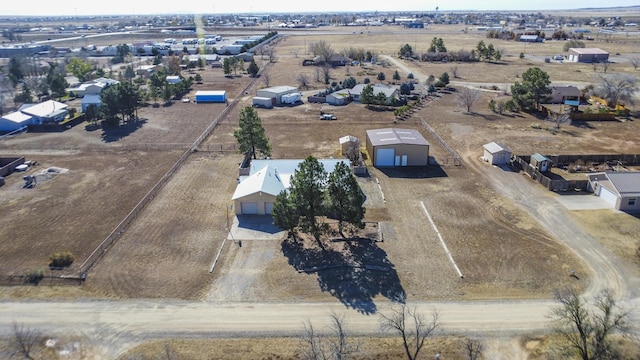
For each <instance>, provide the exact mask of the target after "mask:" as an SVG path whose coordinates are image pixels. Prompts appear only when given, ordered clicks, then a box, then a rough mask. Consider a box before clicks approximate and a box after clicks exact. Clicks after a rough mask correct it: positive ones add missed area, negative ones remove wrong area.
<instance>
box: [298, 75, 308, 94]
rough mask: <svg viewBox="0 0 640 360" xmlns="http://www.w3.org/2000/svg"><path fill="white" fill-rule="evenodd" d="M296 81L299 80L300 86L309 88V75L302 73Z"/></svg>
mask: <svg viewBox="0 0 640 360" xmlns="http://www.w3.org/2000/svg"><path fill="white" fill-rule="evenodd" d="M296 81H297V82H298V86H300V87H301V88H304V89H305V90H306V89H308V88H309V75H307V74H304V73H300V74H298V76H296Z"/></svg>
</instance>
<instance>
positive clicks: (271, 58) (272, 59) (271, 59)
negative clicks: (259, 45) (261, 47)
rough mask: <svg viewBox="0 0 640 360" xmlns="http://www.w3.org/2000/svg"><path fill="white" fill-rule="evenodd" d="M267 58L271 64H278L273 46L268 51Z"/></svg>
mask: <svg viewBox="0 0 640 360" xmlns="http://www.w3.org/2000/svg"><path fill="white" fill-rule="evenodd" d="M265 51H266V54H267V56H269V62H270V63H273V62H276V51H275V49H274V48H273V47H272V46H269V47H268V48H267V49H266V50H265Z"/></svg>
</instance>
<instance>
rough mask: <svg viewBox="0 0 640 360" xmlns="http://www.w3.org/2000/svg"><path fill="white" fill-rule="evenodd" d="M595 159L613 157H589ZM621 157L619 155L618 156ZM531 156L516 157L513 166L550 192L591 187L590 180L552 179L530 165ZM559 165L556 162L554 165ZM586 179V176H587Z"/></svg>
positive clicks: (564, 157)
mask: <svg viewBox="0 0 640 360" xmlns="http://www.w3.org/2000/svg"><path fill="white" fill-rule="evenodd" d="M589 156H593V157H594V158H599V157H607V156H611V155H589ZM618 156H619V155H618ZM555 157H556V158H560V157H562V158H563V159H565V160H566V159H571V158H580V157H581V155H556V156H555ZM530 158H531V157H530V156H516V157H515V158H514V159H513V160H512V164H513V165H514V166H515V167H516V168H519V169H521V170H522V171H524V172H525V173H526V174H527V175H529V176H530V177H531V178H532V179H533V180H536V181H537V182H539V183H540V184H542V186H544V187H546V188H547V189H548V190H550V191H571V190H576V189H580V190H587V188H588V186H589V180H587V179H584V180H566V179H552V178H551V177H549V176H547V175H546V174H545V173H542V172H540V171H538V169H536V168H535V167H533V166H530V165H529V160H530ZM549 158H550V159H552V160H553V158H554V156H549ZM556 164H558V163H556V162H555V160H554V165H556ZM585 177H586V176H585Z"/></svg>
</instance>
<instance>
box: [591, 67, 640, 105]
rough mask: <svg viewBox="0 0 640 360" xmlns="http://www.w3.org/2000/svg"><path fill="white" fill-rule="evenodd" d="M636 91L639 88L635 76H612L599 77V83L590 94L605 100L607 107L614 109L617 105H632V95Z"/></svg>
mask: <svg viewBox="0 0 640 360" xmlns="http://www.w3.org/2000/svg"><path fill="white" fill-rule="evenodd" d="M638 90H640V86H639V83H638V80H637V78H636V77H635V76H633V75H628V74H613V75H608V76H600V83H599V84H597V85H596V86H595V87H594V88H593V90H592V94H593V95H595V96H598V97H601V98H603V99H605V100H606V101H607V103H608V104H609V106H611V107H614V106H616V104H617V103H628V104H633V103H634V102H633V99H634V94H635V93H636V92H637V91H638Z"/></svg>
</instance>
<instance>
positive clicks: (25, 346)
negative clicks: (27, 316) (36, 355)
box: [10, 321, 40, 360]
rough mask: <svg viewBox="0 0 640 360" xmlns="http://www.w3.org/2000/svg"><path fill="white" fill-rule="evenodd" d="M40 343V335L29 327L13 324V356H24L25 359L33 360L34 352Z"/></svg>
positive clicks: (11, 345)
mask: <svg viewBox="0 0 640 360" xmlns="http://www.w3.org/2000/svg"><path fill="white" fill-rule="evenodd" d="M39 341H40V333H38V332H37V331H35V330H33V329H30V328H28V327H25V326H22V325H19V324H18V323H17V322H15V321H14V322H13V337H12V339H11V344H10V347H11V350H10V351H11V356H15V355H22V356H23V357H24V358H25V359H31V360H33V357H32V356H33V354H32V353H33V350H34V348H35V347H36V345H38V342H39Z"/></svg>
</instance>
